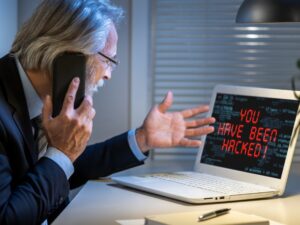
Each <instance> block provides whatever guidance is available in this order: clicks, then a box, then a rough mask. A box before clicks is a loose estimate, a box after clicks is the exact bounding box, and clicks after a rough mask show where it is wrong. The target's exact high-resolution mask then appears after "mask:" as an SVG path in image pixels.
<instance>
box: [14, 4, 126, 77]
mask: <svg viewBox="0 0 300 225" xmlns="http://www.w3.org/2000/svg"><path fill="white" fill-rule="evenodd" d="M122 17H123V10H122V9H121V8H118V7H116V6H113V5H111V3H110V1H109V0H44V1H43V2H42V3H41V4H40V6H39V7H38V8H37V10H36V11H35V13H34V14H33V15H32V17H31V18H30V19H29V20H28V21H27V22H26V23H25V24H24V25H23V27H22V28H21V30H20V31H19V33H18V34H17V36H16V39H15V41H14V43H13V45H12V49H11V53H13V54H15V55H16V56H17V57H18V58H19V60H20V62H21V64H22V65H23V67H24V69H37V70H41V71H45V72H46V73H48V74H50V75H51V74H52V63H53V60H54V58H55V57H56V56H57V55H59V54H60V53H62V52H66V51H75V52H82V53H83V54H86V55H91V54H95V53H96V52H98V51H101V50H102V49H103V48H104V46H105V42H106V39H107V35H108V32H109V26H111V23H114V24H117V23H118V22H119V21H120V19H121V18H122Z"/></svg>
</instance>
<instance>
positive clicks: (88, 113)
mask: <svg viewBox="0 0 300 225" xmlns="http://www.w3.org/2000/svg"><path fill="white" fill-rule="evenodd" d="M76 111H77V114H78V115H79V116H81V117H83V119H84V120H86V121H90V120H93V119H94V117H95V115H96V111H95V109H94V108H93V99H92V97H90V96H86V97H85V98H84V99H83V101H82V103H81V104H80V106H79V107H78V109H77V110H76Z"/></svg>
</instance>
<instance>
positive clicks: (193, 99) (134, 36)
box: [0, 0, 300, 161]
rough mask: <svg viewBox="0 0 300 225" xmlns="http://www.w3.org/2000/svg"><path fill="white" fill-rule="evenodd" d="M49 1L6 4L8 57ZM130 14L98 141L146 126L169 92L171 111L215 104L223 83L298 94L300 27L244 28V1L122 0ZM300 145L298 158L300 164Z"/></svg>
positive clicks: (173, 154) (2, 0) (99, 102)
mask: <svg viewBox="0 0 300 225" xmlns="http://www.w3.org/2000/svg"><path fill="white" fill-rule="evenodd" d="M40 2H41V0H26V1H24V0H10V1H8V0H0V29H1V32H0V34H1V35H0V39H1V41H0V55H1V56H2V55H4V54H5V53H6V52H7V51H8V50H9V49H10V45H11V42H12V40H13V38H14V36H15V34H16V32H17V30H18V29H19V27H20V26H21V24H22V23H23V22H24V21H26V19H27V18H28V17H29V16H30V15H31V14H32V12H33V10H34V9H35V7H36V6H37V5H38V3H40ZM113 2H114V3H116V4H117V5H121V6H122V7H123V8H124V9H125V11H126V17H125V20H124V21H123V22H122V24H121V26H120V27H119V45H118V57H119V58H120V61H121V64H120V66H119V67H118V69H117V70H116V72H115V73H114V74H113V78H112V80H111V81H109V82H107V83H106V85H105V86H104V88H103V89H101V90H100V91H99V93H98V94H96V96H95V100H94V104H95V108H96V110H97V115H96V118H95V123H94V132H93V135H92V138H91V140H90V142H91V143H94V142H97V141H101V140H104V139H106V138H109V137H111V136H113V135H116V134H119V133H121V132H124V131H126V130H127V129H130V128H132V127H137V126H139V125H140V124H141V123H142V120H143V118H144V117H145V115H146V113H147V111H148V110H149V109H150V106H151V105H153V104H156V103H159V102H160V101H161V100H162V99H163V96H164V94H165V93H166V92H167V91H168V90H172V91H173V92H174V96H175V102H174V105H173V107H172V109H171V110H180V109H183V108H186V107H192V106H196V105H197V104H202V103H208V102H209V98H210V94H211V92H212V88H213V86H214V85H215V84H218V83H223V84H236V85H247V86H258V87H270V88H280V89H291V84H290V79H291V77H292V76H293V75H297V74H299V75H300V71H299V70H298V69H297V67H296V62H297V60H298V58H300V23H287V24H286V23H285V24H259V25H258V24H236V23H235V16H236V12H237V10H238V7H239V6H240V4H241V3H242V0H225V1H224V0H185V1H181V0H151V1H150V0H114V1H113ZM299 147H300V145H299V143H298V144H297V150H296V157H295V160H297V161H300V148H299ZM196 151H197V149H182V148H177V149H172V150H167V151H166V150H156V152H155V154H154V155H153V156H152V157H154V158H155V159H175V158H176V159H191V158H192V157H194V156H195V154H196Z"/></svg>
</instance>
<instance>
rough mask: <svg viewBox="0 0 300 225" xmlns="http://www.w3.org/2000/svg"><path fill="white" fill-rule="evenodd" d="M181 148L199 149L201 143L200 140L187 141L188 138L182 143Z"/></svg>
mask: <svg viewBox="0 0 300 225" xmlns="http://www.w3.org/2000/svg"><path fill="white" fill-rule="evenodd" d="M179 144H180V145H181V146H183V147H194V148H196V147H199V146H200V145H201V141H200V140H192V139H187V138H183V139H182V140H181V141H180V143H179Z"/></svg>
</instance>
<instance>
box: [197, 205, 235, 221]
mask: <svg viewBox="0 0 300 225" xmlns="http://www.w3.org/2000/svg"><path fill="white" fill-rule="evenodd" d="M229 211H230V209H229V208H225V209H218V210H215V211H212V212H208V213H204V214H202V215H200V216H199V218H198V222H201V221H204V220H208V219H211V218H215V217H217V216H221V215H224V214H226V213H228V212H229Z"/></svg>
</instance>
